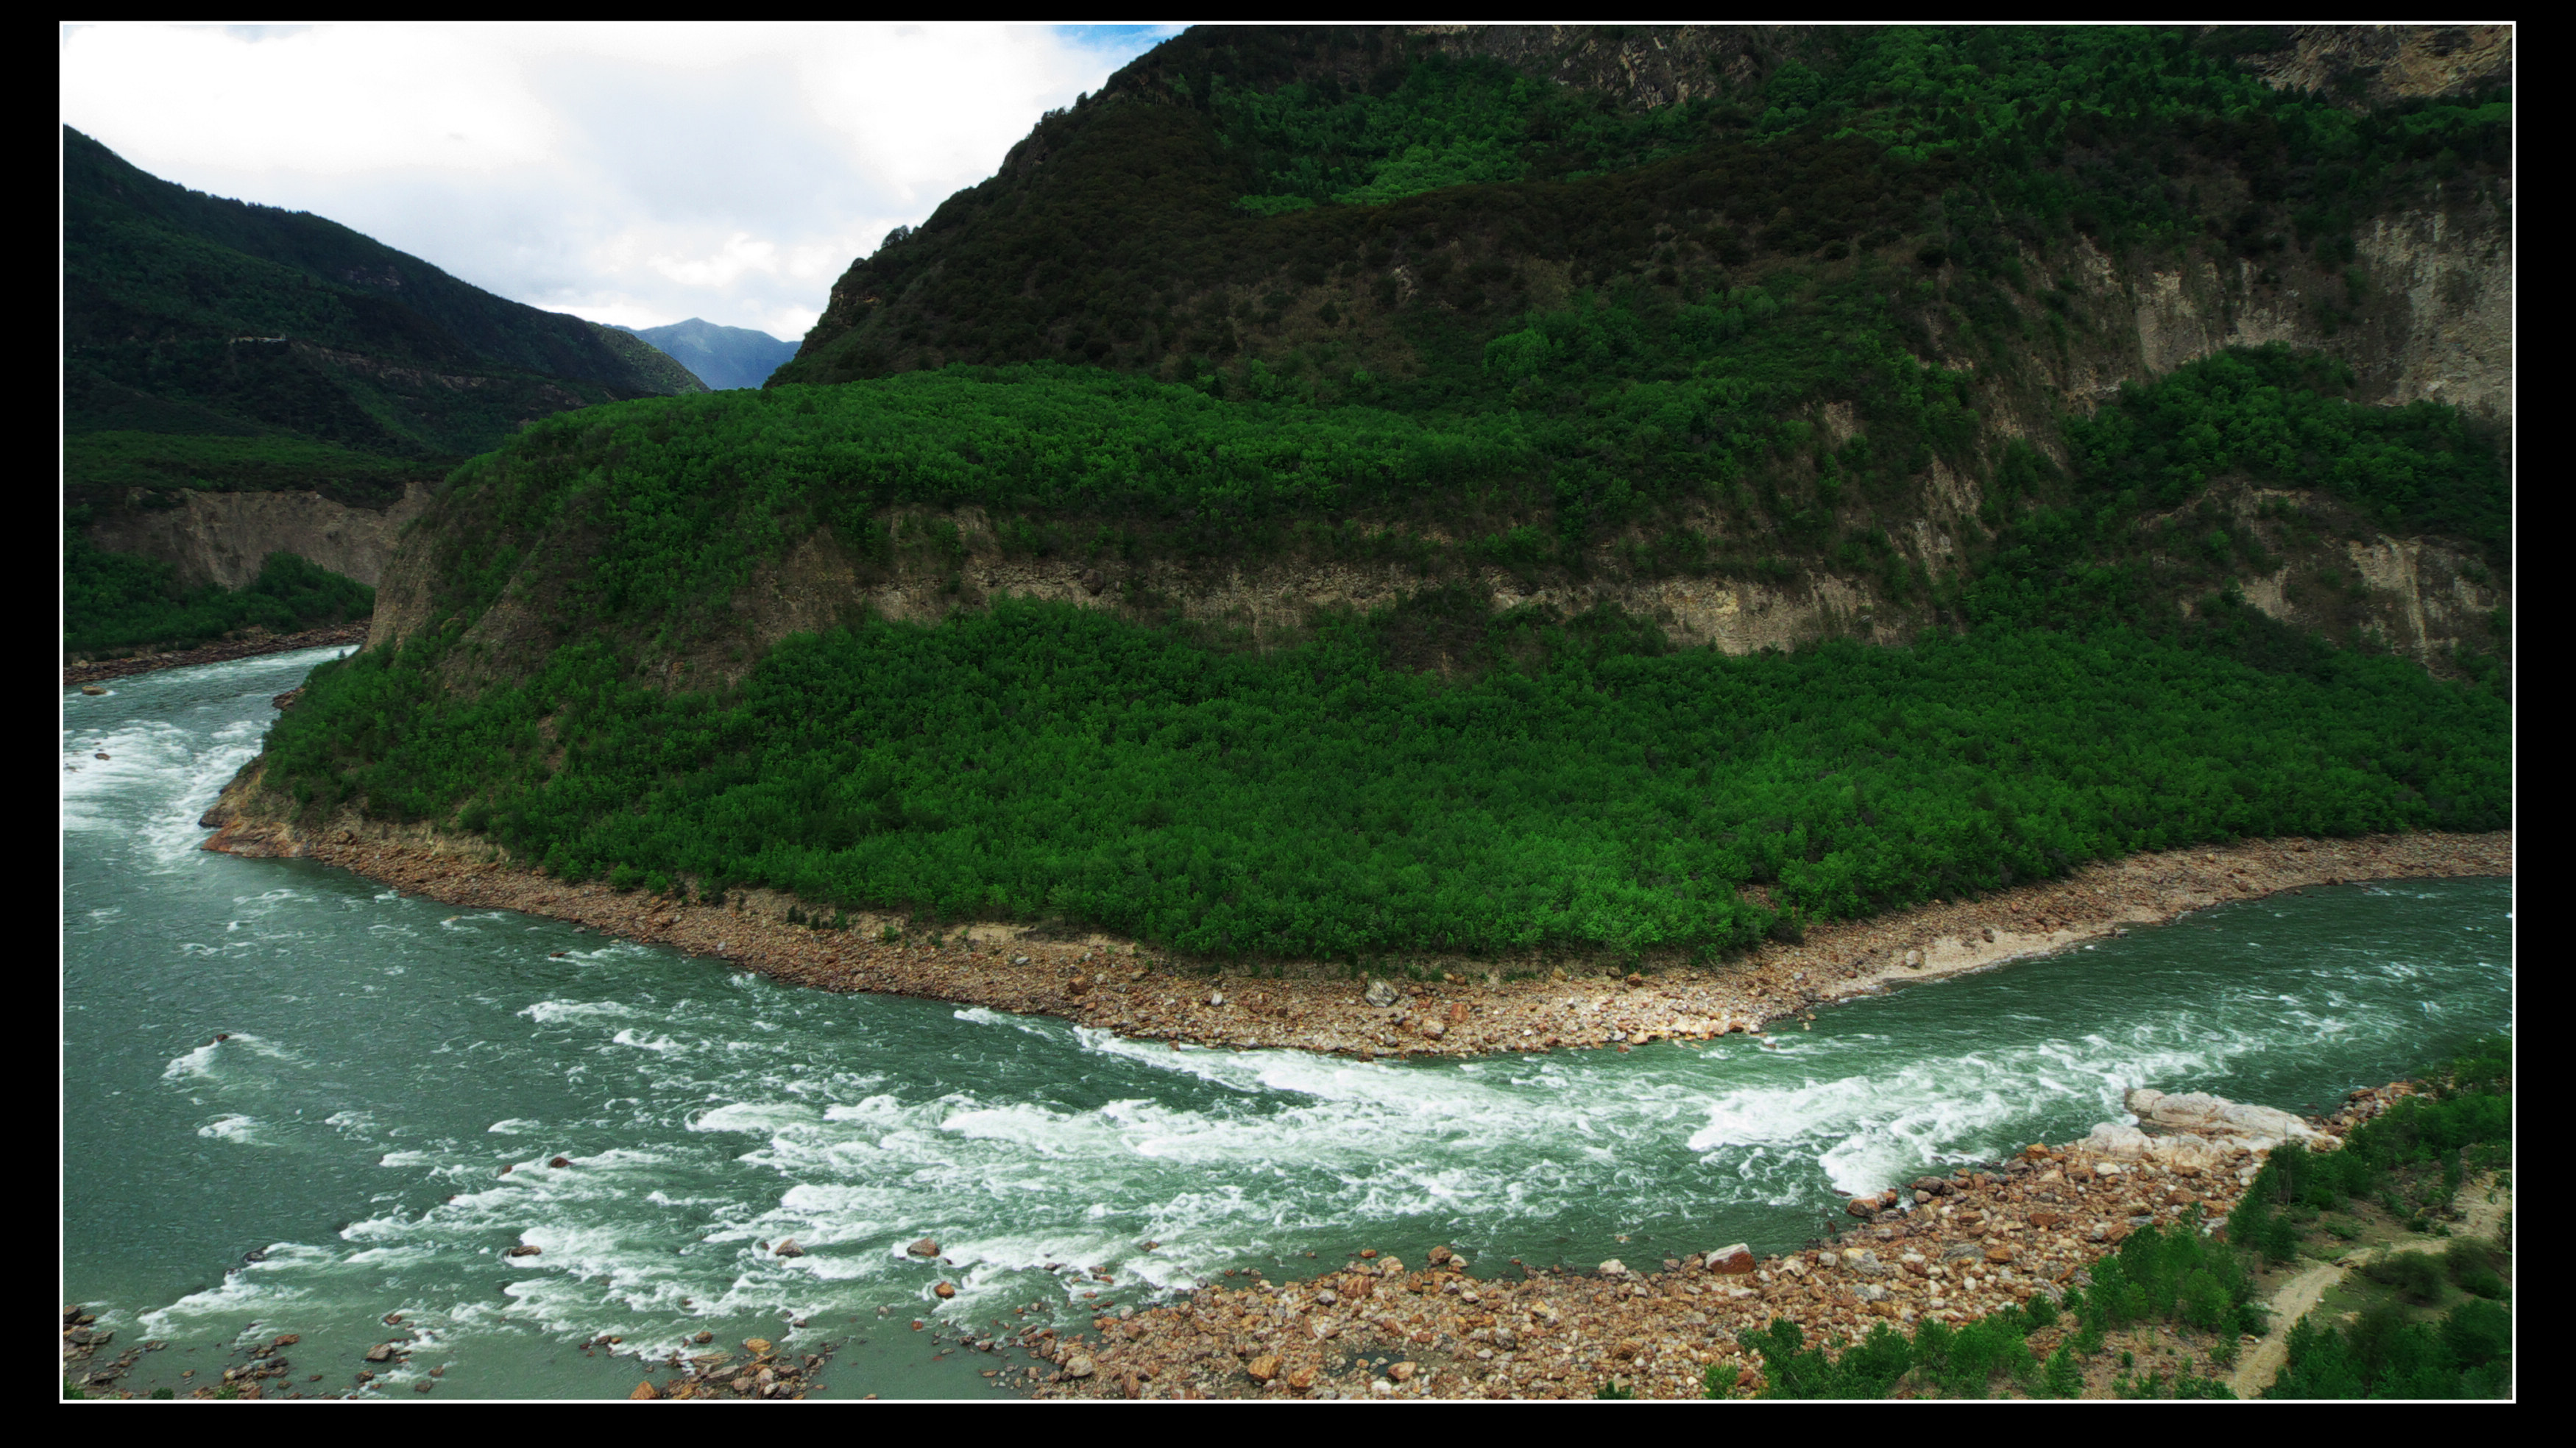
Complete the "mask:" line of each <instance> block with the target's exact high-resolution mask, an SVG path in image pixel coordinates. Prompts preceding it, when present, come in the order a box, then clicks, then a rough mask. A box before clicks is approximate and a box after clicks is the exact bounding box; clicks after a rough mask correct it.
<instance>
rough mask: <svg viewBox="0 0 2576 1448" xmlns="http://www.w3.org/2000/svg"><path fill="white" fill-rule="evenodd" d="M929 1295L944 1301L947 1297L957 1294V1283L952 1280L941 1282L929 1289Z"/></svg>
mask: <svg viewBox="0 0 2576 1448" xmlns="http://www.w3.org/2000/svg"><path fill="white" fill-rule="evenodd" d="M930 1295H931V1296H933V1297H936V1298H938V1299H939V1300H940V1301H942V1302H945V1301H947V1300H948V1299H949V1298H952V1297H954V1296H956V1295H957V1284H956V1283H954V1282H942V1283H940V1284H939V1285H938V1286H936V1287H933V1288H932V1289H930Z"/></svg>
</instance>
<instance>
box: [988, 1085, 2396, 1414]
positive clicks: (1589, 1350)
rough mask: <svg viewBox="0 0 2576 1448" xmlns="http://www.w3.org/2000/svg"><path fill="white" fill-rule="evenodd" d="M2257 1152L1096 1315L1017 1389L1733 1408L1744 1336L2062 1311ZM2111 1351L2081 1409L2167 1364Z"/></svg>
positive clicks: (2052, 1162) (1739, 1388)
mask: <svg viewBox="0 0 2576 1448" xmlns="http://www.w3.org/2000/svg"><path fill="white" fill-rule="evenodd" d="M2413 1091H2414V1085H2413V1083H2408V1082H2399V1083H2396V1084H2393V1085H2390V1086H2385V1087H2380V1088H2377V1089H2374V1090H2365V1091H2358V1092H2355V1093H2353V1095H2352V1096H2351V1097H2350V1098H2349V1099H2348V1100H2347V1101H2346V1103H2345V1105H2344V1107H2343V1108H2342V1109H2341V1110H2339V1111H2337V1112H2336V1113H2335V1114H2334V1115H2332V1116H2328V1117H2323V1118H2310V1119H2308V1123H2307V1124H2308V1125H2309V1126H2310V1127H2311V1128H2312V1129H2315V1130H2318V1131H2322V1132H2324V1133H2326V1134H2328V1135H2331V1136H2334V1137H2336V1138H2342V1137H2345V1136H2348V1135H2349V1134H2350V1133H2351V1131H2352V1130H2353V1128H2355V1127H2356V1126H2358V1125H2360V1123H2361V1122H2363V1121H2365V1120H2367V1119H2369V1118H2370V1117H2372V1116H2375V1115H2377V1114H2379V1112H2381V1111H2383V1110H2385V1109H2386V1108H2387V1107H2388V1106H2389V1104H2391V1103H2392V1102H2394V1101H2395V1100H2397V1099H2398V1098H2399V1097H2401V1096H2405V1095H2410V1094H2412V1093H2413ZM2263 1152H2264V1143H2262V1142H2251V1141H2246V1140H2243V1139H2238V1140H2235V1141H2231V1142H2222V1143H2221V1144H2220V1145H2219V1146H2218V1147H2217V1148H2216V1149H2215V1150H2214V1151H2209V1152H2203V1153H2200V1154H2197V1155H2191V1156H2164V1157H2161V1158H2160V1157H2159V1156H2158V1155H2157V1154H2156V1153H2153V1152H2149V1153H2146V1154H2143V1155H2139V1154H2124V1153H2121V1152H2117V1151H2111V1150H2105V1149H2104V1146H2103V1143H2102V1141H2101V1140H2100V1139H2099V1138H2086V1139H2085V1140H2081V1141H2077V1142H2073V1143H2070V1144H2067V1145H2063V1146H2047V1145H2033V1146H2030V1147H2027V1148H2025V1149H2024V1150H2023V1151H2021V1152H2020V1153H2018V1154H2016V1155H2015V1156H2014V1157H2013V1158H2011V1159H2010V1160H2009V1161H2006V1162H2003V1163H2000V1164H1996V1165H1994V1166H1991V1167H1987V1168H1983V1169H1974V1170H1961V1171H1956V1172H1951V1173H1947V1174H1943V1175H1938V1176H1931V1177H1923V1178H1917V1179H1916V1180H1914V1181H1913V1182H1911V1183H1908V1184H1906V1185H1904V1186H1901V1187H1896V1188H1891V1189H1890V1190H1888V1191H1887V1192H1885V1193H1884V1194H1883V1195H1882V1196H1880V1197H1878V1198H1874V1199H1869V1201H1868V1203H1867V1205H1866V1207H1865V1206H1864V1203H1861V1202H1855V1203H1854V1204H1853V1209H1852V1210H1853V1215H1854V1217H1855V1218H1856V1219H1857V1220H1855V1221H1854V1222H1853V1224H1852V1227H1851V1230H1850V1231H1848V1232H1847V1233H1846V1234H1845V1235H1844V1236H1843V1237H1842V1238H1841V1239H1839V1240H1836V1241H1831V1242H1817V1243H1810V1244H1809V1245H1808V1246H1807V1247H1806V1248H1805V1249H1802V1250H1800V1251H1797V1252H1791V1253H1787V1254H1785V1255H1782V1256H1774V1257H1764V1258H1756V1257H1754V1256H1753V1255H1752V1254H1751V1253H1749V1252H1747V1251H1746V1250H1745V1249H1744V1248H1743V1247H1742V1245H1741V1244H1728V1245H1725V1246H1719V1245H1717V1244H1711V1247H1712V1250H1710V1251H1708V1252H1704V1253H1694V1254H1692V1255H1691V1256H1688V1257H1683V1258H1667V1259H1665V1260H1663V1261H1662V1262H1661V1263H1659V1264H1656V1263H1640V1264H1639V1268H1642V1269H1643V1270H1639V1268H1632V1267H1630V1266H1628V1265H1627V1264H1625V1263H1622V1262H1619V1261H1615V1260H1614V1261H1609V1262H1604V1263H1602V1264H1601V1265H1600V1266H1599V1267H1598V1268H1597V1269H1594V1270H1591V1271H1568V1270H1566V1269H1563V1268H1540V1267H1532V1266H1524V1265H1523V1264H1522V1263H1521V1262H1520V1261H1518V1260H1517V1259H1516V1260H1514V1261H1512V1262H1510V1263H1508V1264H1504V1263H1476V1264H1470V1263H1468V1262H1467V1261H1466V1260H1465V1259H1464V1258H1461V1257H1457V1256H1455V1255H1454V1254H1452V1253H1450V1252H1449V1250H1448V1249H1447V1248H1433V1249H1432V1251H1431V1253H1430V1257H1431V1260H1430V1262H1429V1263H1428V1264H1426V1265H1425V1266H1423V1267H1421V1268H1408V1267H1407V1266H1406V1265H1405V1264H1404V1263H1403V1262H1401V1261H1398V1260H1396V1259H1394V1258H1391V1257H1382V1256H1378V1255H1377V1254H1376V1253H1374V1252H1368V1253H1364V1254H1361V1255H1356V1256H1354V1257H1353V1258H1351V1259H1350V1260H1349V1261H1348V1262H1347V1263H1346V1264H1344V1265H1343V1266H1342V1267H1341V1268H1340V1269H1338V1270H1337V1271H1333V1272H1330V1273H1327V1274H1326V1275H1323V1276H1319V1277H1316V1278H1314V1279H1312V1280H1310V1281H1305V1282H1297V1283H1287V1284H1278V1283H1271V1282H1267V1281H1263V1280H1260V1279H1258V1278H1254V1279H1251V1280H1249V1281H1246V1282H1243V1283H1241V1284H1233V1283H1223V1284H1216V1285H1211V1286H1207V1287H1202V1288H1201V1289H1199V1290H1198V1291H1197V1292H1196V1293H1193V1294H1190V1295H1188V1296H1185V1297H1183V1298H1181V1299H1179V1300H1177V1301H1174V1302H1171V1303H1167V1304H1163V1305H1160V1306H1156V1307H1153V1308H1150V1309H1147V1310H1144V1311H1140V1312H1136V1313H1134V1314H1133V1315H1132V1316H1126V1315H1122V1316H1107V1315H1104V1316H1101V1317H1097V1318H1095V1319H1093V1320H1092V1322H1091V1324H1090V1331H1089V1332H1087V1333H1066V1334H1061V1335H1059V1334H1057V1333H1054V1332H1047V1331H1039V1332H1033V1333H1029V1334H1026V1335H1024V1336H1023V1337H1022V1338H1020V1339H1019V1340H1018V1342H1017V1345H1018V1346H1021V1347H1023V1348H1025V1349H1028V1350H1030V1351H1034V1352H1036V1353H1038V1354H1039V1355H1040V1356H1041V1357H1042V1358H1043V1359H1044V1360H1046V1361H1048V1362H1050V1363H1052V1364H1054V1369H1053V1371H1051V1372H1050V1371H1046V1370H1043V1369H1041V1370H1038V1371H1037V1372H1035V1373H1033V1374H1032V1375H1031V1376H1030V1378H1029V1379H1028V1380H1027V1381H1025V1382H1023V1383H1022V1384H1021V1386H1022V1387H1023V1388H1024V1389H1025V1390H1026V1391H1028V1392H1030V1393H1031V1394H1032V1395H1033V1396H1036V1397H1041V1398H1345V1399H1350V1398H1356V1399H1381V1400H1382V1399H1390V1398H1589V1397H1593V1396H1595V1395H1596V1393H1597V1392H1598V1390H1599V1389H1600V1387H1601V1386H1602V1385H1603V1384H1604V1383H1607V1382H1610V1381H1613V1380H1615V1381H1616V1382H1618V1383H1619V1384H1620V1385H1621V1387H1622V1388H1623V1389H1624V1390H1625V1392H1626V1393H1627V1394H1628V1395H1630V1396H1634V1397H1638V1398H1698V1397H1701V1396H1703V1395H1704V1393H1705V1390H1706V1389H1705V1382H1706V1380H1705V1376H1704V1375H1705V1374H1706V1373H1707V1371H1708V1370H1709V1369H1710V1368H1717V1369H1719V1370H1720V1371H1721V1372H1723V1371H1724V1370H1725V1369H1726V1368H1728V1367H1733V1368H1734V1369H1736V1370H1737V1372H1738V1373H1739V1377H1738V1378H1737V1381H1736V1388H1735V1395H1737V1396H1743V1395H1749V1394H1751V1393H1754V1392H1758V1391H1759V1390H1760V1389H1761V1388H1762V1387H1763V1386H1764V1383H1763V1379H1762V1369H1763V1361H1762V1358H1761V1356H1760V1355H1759V1354H1758V1353H1757V1352H1756V1351H1755V1350H1754V1349H1753V1348H1752V1347H1750V1346H1748V1345H1747V1339H1749V1338H1751V1337H1752V1336H1753V1335H1754V1334H1755V1333H1757V1332H1759V1331H1760V1330H1762V1329H1764V1328H1766V1327H1768V1326H1769V1324H1770V1323H1771V1322H1772V1320H1773V1319H1775V1318H1786V1319H1788V1320H1790V1321H1792V1322H1795V1323H1796V1324H1797V1325H1798V1327H1799V1330H1800V1331H1801V1332H1802V1333H1804V1334H1805V1336H1806V1340H1807V1341H1808V1342H1809V1343H1810V1344H1813V1343H1815V1342H1817V1341H1819V1340H1820V1339H1821V1340H1823V1341H1826V1342H1829V1343H1832V1344H1835V1345H1847V1344H1849V1343H1851V1342H1854V1341H1856V1340H1858V1339H1859V1338H1860V1337H1862V1336H1863V1335H1864V1334H1866V1333H1867V1332H1868V1331H1869V1330H1870V1329H1872V1328H1873V1327H1876V1326H1879V1325H1882V1324H1884V1325H1886V1326H1889V1327H1893V1328H1896V1329H1898V1330H1900V1331H1912V1330H1913V1329H1914V1328H1916V1327H1917V1326H1919V1325H1921V1324H1922V1323H1925V1322H1929V1321H1941V1322H1947V1323H1952V1324H1957V1323H1964V1322H1968V1321H1971V1320H1973V1319H1976V1318H1979V1317H1983V1316H1985V1315H1987V1314H1988V1313H1992V1312H1997V1311H2000V1310H2003V1309H2005V1308H2007V1307H2012V1306H2016V1305H2020V1304H2025V1303H2028V1302H2030V1301H2032V1300H2033V1299H2034V1298H2038V1297H2043V1296H2045V1297H2048V1298H2049V1299H2051V1300H2052V1301H2054V1300H2057V1299H2061V1298H2063V1296H2064V1295H2065V1289H2066V1288H2067V1287H2068V1286H2086V1285H2089V1284H2090V1282H2091V1276H2090V1273H2089V1270H2088V1269H2089V1268H2090V1266H2091V1265H2092V1264H2093V1263H2095V1262H2097V1261H2099V1260H2100V1259H2101V1258H2102V1257H2103V1256H2104V1255H2105V1254H2107V1253H2110V1252H2112V1251H2115V1250H2117V1248H2118V1246H2119V1244H2120V1243H2121V1242H2122V1241H2123V1240H2125V1239H2126V1238H2127V1237H2128V1236H2129V1235H2130V1234H2131V1233H2133V1232H2136V1231H2140V1230H2143V1229H2146V1228H2148V1227H2166V1226H2171V1225H2173V1224H2176V1223H2180V1222H2185V1221H2189V1220H2193V1219H2194V1218H2195V1217H2197V1219H2199V1220H2202V1221H2207V1220H2209V1219H2212V1218H2222V1219H2223V1218H2224V1217H2225V1216H2226V1214H2227V1213H2228V1212H2229V1211H2231V1210H2232V1209H2233V1208H2234V1207H2235V1205H2236V1203H2237V1201H2238V1200H2239V1199H2240V1198H2241V1197H2242V1196H2243V1195H2244V1192H2245V1188H2246V1186H2247V1185H2248V1184H2249V1183H2250V1182H2251V1181H2252V1180H2253V1177H2254V1175H2255V1172H2256V1170H2257V1169H2258V1168H2259V1166H2260V1163H2261V1159H2262V1155H2263ZM1900 1203H1901V1204H1902V1205H1901V1206H1900V1205H1899V1204H1900ZM1471 1267H1472V1268H1473V1272H1472V1273H1471V1272H1470V1268H1471ZM1658 1268H1660V1270H1658ZM2283 1326H2286V1324H2284V1325H2283ZM2074 1333H2075V1325H2074V1323H2073V1322H2071V1321H2069V1320H2068V1319H2065V1318H2059V1319H2058V1320H2057V1321H2056V1322H2055V1323H2054V1324H2052V1325H2050V1326H2047V1327H2043V1328H2039V1329H2037V1330H2035V1331H2033V1332H2031V1333H2030V1335H2029V1339H2028V1341H2029V1346H2030V1349H2031V1352H2032V1355H2033V1356H2034V1357H2038V1358H2045V1357H2047V1356H2048V1355H2049V1354H2050V1353H2051V1352H2053V1351H2054V1350H2055V1349H2056V1348H2057V1346H2058V1345H2059V1344H2060V1343H2062V1342H2064V1341H2066V1340H2067V1339H2068V1338H2070V1337H2072V1336H2073V1335H2074ZM2120 1337H2121V1340H2120V1341H2117V1342H2114V1343H2112V1344H2110V1345H2109V1350H2108V1351H2103V1352H2096V1353H2095V1354H2093V1359H2092V1362H2091V1364H2090V1365H2089V1366H2088V1368H2087V1370H2086V1382H2085V1391H2084V1392H2083V1394H2082V1396H2086V1397H2111V1396H2115V1395H2116V1391H2115V1390H2114V1389H2113V1387H2112V1385H2111V1381H2110V1374H2111V1367H2110V1363H2111V1361H2112V1360H2113V1358H2114V1357H2115V1356H2117V1355H2118V1354H2119V1352H2120V1349H2121V1348H2122V1347H2125V1346H2131V1345H2133V1344H2134V1346H2136V1347H2137V1348H2139V1349H2141V1350H2142V1351H2141V1354H2140V1355H2141V1356H2142V1357H2144V1356H2147V1355H2149V1354H2162V1353H2164V1352H2167V1351H2187V1350H2188V1347H2187V1344H2184V1343H2183V1342H2182V1340H2181V1339H2179V1338H2177V1337H2176V1336H2175V1335H2174V1334H2172V1332H2171V1331H2170V1330H2169V1329H2166V1328H2163V1327H2161V1326H2145V1327H2140V1328H2137V1329H2127V1330H2123V1331H2122V1333H2121V1334H2120ZM2266 1381H2268V1379H2267V1380H2266Z"/></svg>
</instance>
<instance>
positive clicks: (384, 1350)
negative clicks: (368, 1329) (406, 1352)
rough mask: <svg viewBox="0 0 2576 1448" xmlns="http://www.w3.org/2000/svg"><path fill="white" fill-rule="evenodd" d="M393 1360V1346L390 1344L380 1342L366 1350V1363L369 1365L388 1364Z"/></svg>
mask: <svg viewBox="0 0 2576 1448" xmlns="http://www.w3.org/2000/svg"><path fill="white" fill-rule="evenodd" d="M393 1360H394V1345H393V1344H392V1343H389V1342H380V1343H377V1344H376V1345H375V1346H374V1347H371V1348H369V1349H367V1361H369V1362H371V1363H389V1362H392V1361H393Z"/></svg>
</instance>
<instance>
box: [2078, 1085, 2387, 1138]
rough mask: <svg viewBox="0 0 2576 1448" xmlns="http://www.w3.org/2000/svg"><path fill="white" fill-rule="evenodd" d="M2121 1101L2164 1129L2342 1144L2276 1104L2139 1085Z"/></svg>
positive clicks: (2144, 1120)
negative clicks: (2166, 1091) (2175, 1092)
mask: <svg viewBox="0 0 2576 1448" xmlns="http://www.w3.org/2000/svg"><path fill="white" fill-rule="evenodd" d="M2121 1104H2122V1105H2124V1106H2126V1107H2128V1109H2129V1110H2130V1111H2131V1112H2133V1113H2135V1114H2136V1116H2137V1118H2138V1120H2139V1122H2140V1123H2142V1124H2144V1125H2149V1126H2156V1127H2161V1128H2163V1129H2164V1130H2166V1131H2174V1132H2191V1133H2194V1134H2196V1135H2199V1136H2202V1137H2204V1138H2206V1137H2270V1138H2272V1139H2273V1140H2275V1141H2304V1142H2306V1143H2307V1144H2308V1146H2309V1147H2310V1148H2311V1149H2312V1150H2321V1151H2322V1150H2330V1149H2332V1148H2333V1147H2335V1146H2338V1145H2341V1143H2340V1142H2339V1141H2337V1140H2336V1139H2335V1138H2334V1137H2332V1136H2329V1135H2327V1134H2326V1133H2324V1132H2322V1131H2319V1130H2317V1129H2316V1128H2315V1127H2313V1126H2310V1125H2308V1123H2307V1122H2306V1121H2304V1120H2301V1119H2300V1118H2299V1117H2297V1116H2293V1115H2291V1114H2290V1113H2289V1112H2287V1111H2283V1110H2280V1109H2278V1108H2277V1107H2271V1106H2255V1105H2250V1104H2248V1103H2245V1102H2241V1101H2230V1100H2228V1099H2227V1098H2225V1097H2223V1096H2212V1095H2210V1094H2209V1093H2207V1092H2205V1091H2185V1092H2181V1093H2179V1094H2172V1095H2168V1094H2167V1093H2165V1092H2162V1091H2158V1090H2156V1089H2155V1088H2154V1087H2152V1086H2141V1087H2138V1088H2137V1089H2135V1090H2133V1091H2131V1092H2129V1093H2128V1094H2127V1095H2126V1096H2125V1097H2123V1098H2122V1100H2121Z"/></svg>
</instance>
